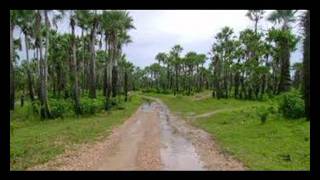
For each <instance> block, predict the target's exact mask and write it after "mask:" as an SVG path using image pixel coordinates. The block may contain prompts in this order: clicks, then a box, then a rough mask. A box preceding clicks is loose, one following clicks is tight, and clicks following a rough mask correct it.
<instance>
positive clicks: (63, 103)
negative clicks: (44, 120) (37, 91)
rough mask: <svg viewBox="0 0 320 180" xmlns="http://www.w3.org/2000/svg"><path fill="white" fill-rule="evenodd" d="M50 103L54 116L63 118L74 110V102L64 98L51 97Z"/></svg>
mask: <svg viewBox="0 0 320 180" xmlns="http://www.w3.org/2000/svg"><path fill="white" fill-rule="evenodd" d="M49 105H50V112H51V116H52V118H58V117H62V118H63V117H64V116H65V115H66V114H67V113H72V112H73V110H74V108H73V103H72V102H71V101H68V100H64V99H49Z"/></svg>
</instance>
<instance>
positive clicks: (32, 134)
mask: <svg viewBox="0 0 320 180" xmlns="http://www.w3.org/2000/svg"><path fill="white" fill-rule="evenodd" d="M141 103H142V100H141V98H139V97H137V96H132V98H131V101H129V102H127V103H124V104H123V106H124V109H122V110H120V109H113V110H111V111H110V112H108V113H107V112H104V111H103V112H100V113H97V114H95V115H92V116H84V117H80V118H76V117H74V116H69V117H65V118H63V119H55V120H46V121H40V120H39V118H38V116H34V115H30V114H32V113H30V112H29V110H30V104H28V102H26V104H25V106H24V107H23V108H21V107H19V106H17V108H16V110H15V111H14V113H12V114H11V117H10V119H11V120H10V122H11V126H12V128H11V135H10V169H11V170H23V169H27V168H28V167H31V166H33V165H36V164H41V163H45V162H47V161H48V160H50V159H53V158H54V157H56V156H57V155H59V154H61V153H63V152H64V151H65V149H67V148H74V147H75V146H74V144H81V143H89V142H94V141H95V140H98V139H99V138H101V137H104V136H107V135H108V134H109V133H110V132H111V129H112V127H114V126H117V125H119V124H121V123H123V122H124V120H126V119H127V118H128V117H129V116H130V115H131V114H132V113H133V112H135V110H136V109H137V108H138V107H139V105H140V104H141Z"/></svg>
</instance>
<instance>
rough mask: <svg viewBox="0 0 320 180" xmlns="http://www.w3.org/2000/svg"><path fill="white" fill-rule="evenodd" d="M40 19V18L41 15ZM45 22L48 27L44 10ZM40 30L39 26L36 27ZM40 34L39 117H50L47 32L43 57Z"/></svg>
mask: <svg viewBox="0 0 320 180" xmlns="http://www.w3.org/2000/svg"><path fill="white" fill-rule="evenodd" d="M39 16H40V20H41V15H40V14H39ZM44 17H45V23H46V26H47V28H49V21H48V16H47V11H46V10H44ZM38 32H40V26H39V29H38ZM41 39H42V38H41V34H40V33H39V51H40V92H41V98H40V114H41V119H47V118H50V117H51V114H50V110H49V105H48V95H47V59H48V48H49V32H48V31H47V33H46V48H45V57H44V58H43V57H42V40H41Z"/></svg>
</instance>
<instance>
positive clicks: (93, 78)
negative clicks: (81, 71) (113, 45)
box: [89, 24, 96, 98]
mask: <svg viewBox="0 0 320 180" xmlns="http://www.w3.org/2000/svg"><path fill="white" fill-rule="evenodd" d="M95 26H96V25H95V24H94V25H93V27H92V31H91V34H90V44H91V45H90V52H91V61H90V82H89V83H90V87H89V97H90V98H96V72H95V50H94V49H95V48H94V46H95V34H96V27H95Z"/></svg>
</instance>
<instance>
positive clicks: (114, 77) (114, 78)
mask: <svg viewBox="0 0 320 180" xmlns="http://www.w3.org/2000/svg"><path fill="white" fill-rule="evenodd" d="M117 75H118V67H117V66H116V65H114V66H113V68H112V97H116V96H117V90H118V88H117V81H118V76H117Z"/></svg>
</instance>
